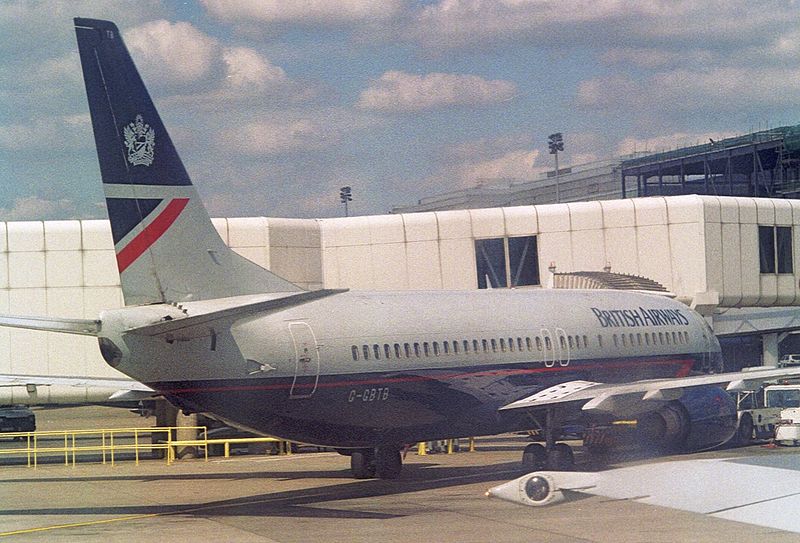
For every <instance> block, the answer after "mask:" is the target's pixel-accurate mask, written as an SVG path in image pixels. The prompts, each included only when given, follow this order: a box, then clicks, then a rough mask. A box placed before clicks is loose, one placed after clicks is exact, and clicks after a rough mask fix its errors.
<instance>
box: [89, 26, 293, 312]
mask: <svg viewBox="0 0 800 543" xmlns="http://www.w3.org/2000/svg"><path fill="white" fill-rule="evenodd" d="M75 32H76V34H77V39H78V50H79V52H80V58H81V66H82V68H83V78H84V83H85V84H86V94H87V98H88V101H89V112H90V114H91V118H92V128H93V130H94V138H95V143H96V146H97V156H98V160H99V162H100V173H101V176H102V180H103V189H104V191H105V195H106V204H107V207H108V215H109V219H110V221H111V231H112V234H113V237H114V245H115V250H116V254H117V267H118V268H119V273H120V278H121V281H122V291H123V295H124V297H125V303H126V305H138V304H148V303H162V302H183V301H190V300H206V299H213V298H225V297H230V296H239V295H246V294H261V293H269V292H297V291H300V290H302V289H300V288H299V287H297V286H296V285H294V284H292V283H290V282H288V281H286V280H285V279H282V278H280V277H278V276H277V275H274V274H272V273H271V272H269V271H268V270H265V269H263V268H261V267H260V266H258V265H256V264H254V263H253V262H251V261H249V260H247V259H245V258H244V257H242V256H240V255H238V254H236V253H235V252H234V251H233V250H231V249H229V248H228V247H227V246H226V245H225V243H224V242H223V241H222V239H221V238H220V237H219V234H218V233H217V231H216V229H215V228H214V226H213V224H212V223H211V220H210V218H209V216H208V212H207V211H206V209H205V207H204V206H203V204H202V202H201V201H200V198H199V196H198V194H197V191H196V190H195V188H194V187H193V186H192V182H191V180H190V179H189V175H188V174H187V173H186V169H185V168H184V166H183V163H182V162H181V159H180V157H179V156H178V153H177V151H176V150H175V147H174V145H173V144H172V140H171V139H170V137H169V134H168V133H167V130H166V128H165V127H164V125H163V123H162V121H161V117H160V116H159V114H158V111H157V110H156V108H155V106H154V104H153V102H152V100H151V98H150V95H149V93H148V91H147V88H146V87H145V85H144V82H143V81H142V79H141V77H140V76H139V73H138V71H137V69H136V66H135V65H134V63H133V60H132V59H131V56H130V54H129V53H128V50H127V48H126V47H125V44H124V42H123V40H122V36H121V34H120V32H119V30H118V29H117V27H116V25H115V24H114V23H112V22H109V21H99V20H96V19H82V18H76V19H75Z"/></svg>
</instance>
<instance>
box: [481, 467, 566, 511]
mask: <svg viewBox="0 0 800 543" xmlns="http://www.w3.org/2000/svg"><path fill="white" fill-rule="evenodd" d="M555 475H556V474H552V473H548V472H543V471H537V472H534V473H529V474H527V475H523V476H522V477H520V478H518V479H514V480H513V481H509V482H507V483H504V484H502V485H498V486H495V487H493V488H490V489H489V490H488V491H487V492H486V495H487V496H489V497H491V498H500V499H501V500H506V501H510V502H514V503H519V504H522V505H531V506H534V507H541V506H544V505H552V504H555V503H559V502H562V501H564V499H565V496H564V492H563V491H562V490H561V489H560V487H559V484H558V483H557V482H556V480H555Z"/></svg>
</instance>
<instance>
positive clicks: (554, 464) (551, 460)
mask: <svg viewBox="0 0 800 543" xmlns="http://www.w3.org/2000/svg"><path fill="white" fill-rule="evenodd" d="M573 467H575V456H574V455H573V453H572V447H570V446H569V445H567V444H566V443H556V444H555V446H554V447H553V448H552V449H550V450H549V451H547V469H548V470H550V471H571V470H572V468H573Z"/></svg>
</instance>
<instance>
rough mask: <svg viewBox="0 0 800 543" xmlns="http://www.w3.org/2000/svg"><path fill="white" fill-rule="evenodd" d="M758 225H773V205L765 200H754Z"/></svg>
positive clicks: (770, 201)
mask: <svg viewBox="0 0 800 543" xmlns="http://www.w3.org/2000/svg"><path fill="white" fill-rule="evenodd" d="M754 201H755V203H756V212H757V217H758V224H765V225H766V224H775V204H774V203H773V202H772V200H767V199H766V198H754Z"/></svg>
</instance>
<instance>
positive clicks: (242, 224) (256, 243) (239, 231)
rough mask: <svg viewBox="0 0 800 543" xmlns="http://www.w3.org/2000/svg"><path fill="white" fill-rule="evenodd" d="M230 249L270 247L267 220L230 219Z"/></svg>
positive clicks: (256, 218)
mask: <svg viewBox="0 0 800 543" xmlns="http://www.w3.org/2000/svg"><path fill="white" fill-rule="evenodd" d="M228 242H229V246H230V247H235V248H238V247H262V248H263V247H269V236H268V233H267V220H266V219H264V218H263V217H244V218H235V219H228Z"/></svg>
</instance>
